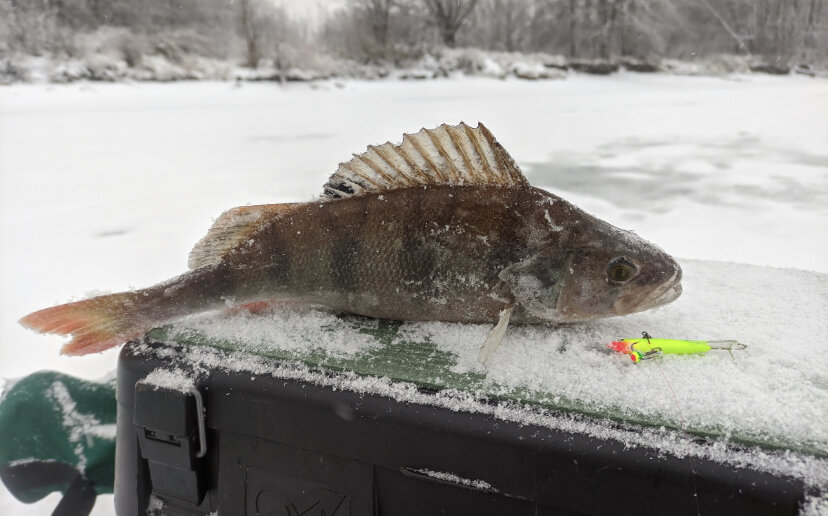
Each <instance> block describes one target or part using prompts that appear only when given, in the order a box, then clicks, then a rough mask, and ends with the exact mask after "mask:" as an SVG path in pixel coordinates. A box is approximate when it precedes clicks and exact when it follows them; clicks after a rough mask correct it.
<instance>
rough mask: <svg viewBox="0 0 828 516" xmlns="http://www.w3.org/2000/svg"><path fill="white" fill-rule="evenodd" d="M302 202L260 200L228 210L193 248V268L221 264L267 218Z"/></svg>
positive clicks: (191, 261) (291, 209)
mask: <svg viewBox="0 0 828 516" xmlns="http://www.w3.org/2000/svg"><path fill="white" fill-rule="evenodd" d="M299 206H302V204H301V203H285V204H259V205H256V206H239V207H237V208H233V209H230V210H227V211H225V212H224V213H222V214H221V215H220V216H219V218H217V219H216V221H215V222H214V223H213V225H212V227H210V230H209V231H207V235H205V236H204V238H202V239H201V240H199V241H198V243H197V244H196V245H195V247H193V250H192V251H190V257H189V259H188V260H187V265H188V266H189V268H190V269H199V268H201V267H206V266H208V265H216V264H218V263H219V262H221V259H222V258H224V256H225V255H227V253H229V252H230V251H231V250H233V249H235V248H236V247H237V246H239V245H240V244H242V243H244V242H245V241H247V240H249V238H250V237H251V236H252V235H253V233H254V232H255V231H256V230H257V229H259V228H260V227H261V224H262V222H263V221H265V220H267V219H268V218H270V217H274V216H278V215H283V214H285V213H289V212H291V211H293V210H295V209H296V208H297V207H299Z"/></svg>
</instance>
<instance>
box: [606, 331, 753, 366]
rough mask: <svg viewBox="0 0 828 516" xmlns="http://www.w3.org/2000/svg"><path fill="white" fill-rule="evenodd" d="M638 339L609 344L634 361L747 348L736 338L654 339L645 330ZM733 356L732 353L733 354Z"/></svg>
mask: <svg viewBox="0 0 828 516" xmlns="http://www.w3.org/2000/svg"><path fill="white" fill-rule="evenodd" d="M641 335H642V337H641V338H638V339H622V340H616V341H613V342H611V343H610V344H609V347H610V349H614V350H615V351H620V352H621V353H626V354H627V355H629V356H630V359H631V360H632V361H633V362H636V363H638V362H640V361H642V360H648V359H650V358H655V357H657V356H661V355H697V354H702V353H707V352H708V351H710V350H711V349H720V350H724V351H728V352H730V351H733V350H741V349H745V348H747V346H746V345H744V344H741V343H739V342H737V341H735V340H679V339H654V338H652V337H650V335H649V334H648V333H647V332H646V331H645V332H642V334H641ZM731 356H732V355H731Z"/></svg>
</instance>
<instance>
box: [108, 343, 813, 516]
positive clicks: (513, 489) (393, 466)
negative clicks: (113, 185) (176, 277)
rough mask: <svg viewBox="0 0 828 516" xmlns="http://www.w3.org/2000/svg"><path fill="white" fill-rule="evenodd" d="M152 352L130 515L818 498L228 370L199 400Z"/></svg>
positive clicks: (124, 478)
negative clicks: (160, 372) (166, 383)
mask: <svg viewBox="0 0 828 516" xmlns="http://www.w3.org/2000/svg"><path fill="white" fill-rule="evenodd" d="M148 344H149V345H150V346H156V344H153V343H148ZM137 346H138V344H136V343H132V344H128V345H127V346H125V348H124V349H123V350H122V352H121V356H120V361H119V366H118V434H117V435H118V438H117V439H118V442H117V459H116V487H115V489H116V492H115V502H116V509H117V513H118V514H119V515H132V514H142V515H143V514H146V513H147V508H148V506H158V505H159V503H160V502H163V510H162V511H163V513H164V514H208V513H211V512H214V511H218V514H220V515H232V516H236V515H263V516H264V515H326V516H333V515H335V516H339V515H349V514H350V515H374V514H378V515H383V516H402V515H436V514H449V515H452V514H457V515H464V514H472V515H489V514H492V515H494V514H497V515H511V514H514V515H527V516H530V515H531V516H541V515H552V514H555V515H566V514H590V515H592V514H658V515H666V514H688V515H692V514H699V513H700V514H704V515H711V514H728V515H733V514H751V515H760V514H796V513H797V510H798V507H799V503H800V502H801V501H802V499H803V497H804V492H803V491H804V488H803V486H802V485H801V484H800V483H798V482H797V481H795V480H792V479H789V478H778V477H775V476H772V475H770V474H767V473H762V472H757V471H752V470H746V469H737V468H734V467H730V466H726V465H722V464H719V463H716V462H710V461H703V460H700V459H688V458H685V459H678V458H676V457H673V456H665V455H662V454H659V453H657V452H655V451H653V450H650V449H648V448H629V449H628V448H625V447H624V446H623V445H622V444H621V443H619V442H616V441H613V440H601V439H596V438H592V437H589V436H586V435H581V434H573V433H567V432H563V431H559V430H552V429H549V428H545V427H539V426H531V425H520V424H517V423H512V422H508V421H503V420H500V419H496V418H494V417H493V416H490V415H485V414H479V413H463V412H456V411H452V410H449V409H446V408H440V407H436V406H431V405H419V404H411V403H401V402H398V401H395V400H392V399H390V398H386V397H383V396H378V395H366V394H358V393H355V392H349V391H347V390H334V389H333V388H330V387H323V386H319V385H313V384H310V383H304V382H302V381H299V380H289V379H283V378H276V377H273V376H270V375H251V374H245V373H238V372H227V371H224V370H222V369H221V368H216V369H215V370H211V371H207V372H206V373H205V372H203V371H202V373H201V375H200V377H199V378H200V380H199V382H198V384H197V385H196V386H195V389H194V390H193V391H187V390H174V389H166V388H156V387H154V386H150V385H147V384H146V383H145V382H143V381H142V380H143V379H144V378H145V377H146V376H147V375H148V374H149V373H150V372H151V371H153V370H155V369H156V368H158V367H168V366H169V364H170V359H169V357H167V358H164V359H161V358H158V357H157V356H156V355H154V354H151V353H150V354H148V353H138V352H137V351H136V349H137ZM165 349H166V350H168V351H169V352H171V353H172V354H173V355H175V353H180V351H176V350H175V349H174V348H165ZM331 374H336V373H331ZM151 498H152V501H151ZM159 501H160V502H159ZM150 512H152V510H151V511H150Z"/></svg>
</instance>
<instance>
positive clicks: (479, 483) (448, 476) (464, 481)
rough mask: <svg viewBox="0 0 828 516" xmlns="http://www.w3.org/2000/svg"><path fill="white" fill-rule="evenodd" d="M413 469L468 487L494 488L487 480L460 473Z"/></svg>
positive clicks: (489, 489)
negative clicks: (465, 476) (464, 475)
mask: <svg viewBox="0 0 828 516" xmlns="http://www.w3.org/2000/svg"><path fill="white" fill-rule="evenodd" d="M413 471H414V472H416V473H422V474H423V475H427V476H429V477H431V478H436V479H438V480H443V481H444V482H451V483H453V484H460V485H464V486H466V487H470V488H472V489H477V490H479V491H493V490H494V488H493V487H492V485H491V484H489V483H488V482H486V481H485V480H471V479H468V478H463V477H461V476H459V475H455V474H454V473H446V472H444V471H432V470H430V469H415V470H413Z"/></svg>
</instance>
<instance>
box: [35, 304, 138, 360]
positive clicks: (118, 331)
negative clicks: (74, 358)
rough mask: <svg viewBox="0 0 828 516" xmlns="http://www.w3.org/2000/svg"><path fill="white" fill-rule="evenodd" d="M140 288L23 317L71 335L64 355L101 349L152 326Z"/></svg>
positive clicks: (40, 326)
mask: <svg viewBox="0 0 828 516" xmlns="http://www.w3.org/2000/svg"><path fill="white" fill-rule="evenodd" d="M140 299H141V294H140V292H121V293H118V294H109V295H104V296H98V297H93V298H90V299H84V300H83V301H75V302H73V303H66V304H64V305H58V306H53V307H51V308H44V309H43V310H38V311H37V312H33V313H30V314H29V315H27V316H25V317H23V318H22V319H20V321H19V322H20V324H22V325H23V326H25V327H26V328H29V329H32V330H35V331H37V332H40V333H53V334H56V335H71V336H72V340H70V341H69V342H67V343H66V344H64V346H63V347H62V348H61V350H60V352H61V354H63V355H86V354H89V353H98V352H101V351H104V350H106V349H109V348H111V347H114V346H117V345H119V344H122V343H124V342H126V341H128V340H130V339H133V338H135V337H138V336H140V335H141V334H143V333H144V332H145V331H147V330H148V329H149V326H150V325H149V324H148V323H147V321H146V319H144V318H143V317H141V315H140V303H139V301H140Z"/></svg>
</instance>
